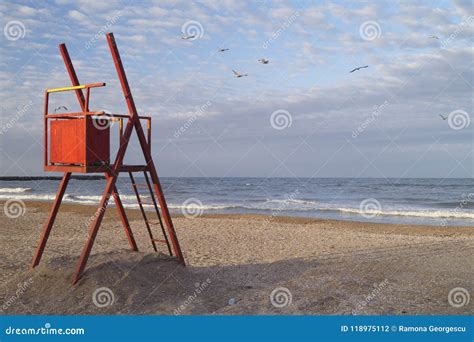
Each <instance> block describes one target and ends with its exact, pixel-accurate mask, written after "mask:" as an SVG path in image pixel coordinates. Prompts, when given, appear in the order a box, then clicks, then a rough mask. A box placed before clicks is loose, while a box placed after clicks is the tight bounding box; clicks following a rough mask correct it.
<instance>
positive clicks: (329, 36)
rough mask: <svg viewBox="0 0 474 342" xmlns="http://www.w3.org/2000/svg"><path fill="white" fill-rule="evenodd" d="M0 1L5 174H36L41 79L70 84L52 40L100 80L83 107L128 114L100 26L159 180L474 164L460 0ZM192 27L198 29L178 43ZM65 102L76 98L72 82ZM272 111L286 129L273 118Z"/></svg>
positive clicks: (447, 172) (0, 151)
mask: <svg viewBox="0 0 474 342" xmlns="http://www.w3.org/2000/svg"><path fill="white" fill-rule="evenodd" d="M0 13H1V14H0V18H1V25H2V27H3V28H4V30H3V35H2V36H1V38H0V39H1V47H0V48H1V59H0V82H1V87H0V103H1V122H0V134H1V135H0V175H3V176H6V175H40V174H42V149H43V146H42V141H43V140H42V134H43V131H42V108H43V103H42V101H43V100H42V91H43V90H44V89H45V88H49V87H60V86H67V85H69V83H70V81H69V79H68V77H67V74H66V71H65V68H64V65H63V63H62V60H61V58H60V55H59V51H58V48H57V46H58V44H59V43H62V42H65V43H66V44H67V46H68V49H69V52H70V54H71V57H72V59H73V62H74V64H75V67H76V71H77V73H78V76H79V79H80V81H81V83H94V82H106V83H107V87H105V88H101V89H94V90H93V91H92V104H91V109H92V110H102V109H106V110H109V111H113V112H115V113H125V112H126V106H125V102H124V100H123V96H122V93H121V89H120V87H119V83H118V79H117V76H116V74H115V69H114V67H113V64H112V60H111V57H110V53H109V51H108V48H107V44H106V41H105V36H104V34H103V32H106V31H113V32H114V34H115V37H116V40H117V43H118V46H119V49H120V51H121V54H122V59H123V61H124V65H125V68H126V71H127V74H128V76H129V81H130V84H131V87H132V92H133V94H134V97H135V101H136V104H137V107H138V109H139V112H140V113H142V114H151V115H152V116H153V118H154V123H153V128H154V137H153V153H154V155H155V161H156V163H157V167H158V171H159V173H160V174H161V175H163V176H262V177H278V176H281V177H303V176H306V177H333V176H334V177H442V178H444V177H473V175H474V155H473V147H474V144H473V141H474V139H473V138H474V135H473V132H474V123H470V124H469V121H472V120H474V117H473V113H472V108H473V100H472V99H473V97H472V95H473V86H474V79H473V46H472V42H473V40H472V38H473V33H474V9H473V2H472V1H470V0H468V1H462V0H454V1H387V2H383V1H374V2H367V1H360V2H352V3H349V2H346V1H341V2H337V1H336V2H329V1H328V2H326V1H325V2H316V1H254V2H245V1H237V0H236V1H232V0H226V1H219V2H217V1H195V2H192V1H156V2H136V1H115V0H109V1H107V2H99V1H92V0H79V1H69V0H56V1H48V2H36V1H16V2H2V4H0ZM193 25H194V27H197V37H196V38H197V39H194V40H183V39H181V31H182V30H183V26H184V27H191V30H192V28H193ZM201 28H202V29H201ZM433 35H435V36H437V37H439V39H434V38H429V37H430V36H433ZM94 37H98V39H95V38H94ZM219 48H229V49H230V50H229V51H226V52H223V53H219V52H218V51H217V50H218V49H219ZM260 58H268V59H269V60H270V62H269V64H267V65H262V64H259V63H258V62H257V60H258V59H260ZM363 65H369V67H368V68H366V69H362V70H360V71H358V72H354V73H349V71H350V70H351V69H352V68H353V67H356V66H363ZM232 69H235V70H237V71H239V72H241V73H247V74H248V77H242V78H236V77H233V74H232ZM206 104H207V105H206ZM59 105H66V106H67V107H68V108H69V109H71V110H75V109H78V106H77V103H76V99H75V97H74V96H73V94H72V93H71V94H65V93H63V94H61V95H58V96H55V97H54V98H53V103H52V104H51V107H52V108H54V107H55V106H59ZM203 106H204V107H203ZM275 111H280V112H278V113H282V112H281V111H286V112H287V113H289V114H283V116H285V118H287V119H288V118H290V119H291V125H289V126H288V127H286V126H285V127H283V128H284V129H275V128H274V127H273V126H272V121H271V117H272V113H274V112H275ZM450 113H453V114H451V115H450V119H449V120H446V121H444V120H442V119H441V117H440V116H439V114H443V115H445V116H448V115H449V114H450ZM278 115H280V114H278ZM281 118H283V117H280V119H281ZM188 120H190V121H188ZM463 120H464V121H463ZM186 122H192V123H191V124H190V125H186V127H187V129H185V131H184V132H183V133H181V134H180V135H179V136H178V135H176V134H175V132H176V131H177V130H179V129H180V127H183V125H185V123H186ZM188 126H189V127H188ZM280 128H281V127H280ZM359 128H361V129H359ZM454 128H457V129H454ZM112 129H113V130H115V129H117V128H116V127H112ZM358 129H359V130H358ZM357 130H358V131H357ZM356 131H357V132H356ZM354 132H356V133H354ZM139 152H140V151H139V149H138V145H137V144H132V145H131V148H130V149H129V151H128V154H127V156H126V161H127V162H137V161H138V160H139V159H138V158H139V157H138V155H139Z"/></svg>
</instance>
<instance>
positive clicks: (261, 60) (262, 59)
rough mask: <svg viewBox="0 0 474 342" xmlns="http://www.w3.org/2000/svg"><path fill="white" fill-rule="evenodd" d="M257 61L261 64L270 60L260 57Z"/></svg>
mask: <svg viewBox="0 0 474 342" xmlns="http://www.w3.org/2000/svg"><path fill="white" fill-rule="evenodd" d="M258 61H259V62H260V63H262V64H268V62H270V61H269V60H268V59H265V58H261V59H259V60H258Z"/></svg>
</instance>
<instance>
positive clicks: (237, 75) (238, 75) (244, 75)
mask: <svg viewBox="0 0 474 342" xmlns="http://www.w3.org/2000/svg"><path fill="white" fill-rule="evenodd" d="M232 72H233V73H234V76H235V77H247V76H248V75H247V74H240V73H238V72H237V71H235V70H234V69H232Z"/></svg>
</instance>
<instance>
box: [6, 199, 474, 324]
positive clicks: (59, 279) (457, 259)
mask: <svg viewBox="0 0 474 342" xmlns="http://www.w3.org/2000/svg"><path fill="white" fill-rule="evenodd" d="M1 205H2V207H3V203H2V204H1ZM50 206H51V203H45V202H26V212H25V214H24V215H23V216H21V217H19V218H8V217H6V216H5V214H4V212H3V211H2V212H1V213H0V215H1V216H0V218H1V224H0V230H1V232H0V239H1V247H2V248H1V249H0V268H1V273H0V282H1V284H0V303H1V304H2V307H0V309H1V310H2V314H7V315H13V314H152V315H155V314H158V315H173V314H183V315H186V314H219V315H220V314H250V315H253V314H271V315H273V314H278V315H279V314H283V315H294V314H296V315H302V314H310V315H313V314H314V315H319V314H331V315H332V314H342V315H351V314H357V315H379V314H384V315H420V314H427V315H432V314H443V315H456V314H471V313H472V311H473V304H472V301H471V303H469V304H468V305H464V306H462V307H459V308H457V307H454V306H452V305H450V304H449V303H448V293H449V291H450V290H451V289H453V288H456V287H462V288H465V289H468V290H470V291H472V289H473V288H474V286H473V285H474V267H473V263H472V255H473V252H474V230H473V229H472V227H429V226H410V225H386V224H371V223H358V222H345V221H328V220H316V219H300V218H288V217H276V218H272V217H266V216H254V215H203V216H202V217H198V218H194V219H190V218H184V217H180V216H174V224H175V227H176V230H177V233H178V236H179V239H180V242H181V247H182V249H183V252H184V254H185V258H186V261H187V264H188V265H187V267H183V266H182V265H179V264H178V263H177V262H176V261H175V260H174V259H171V258H170V257H169V256H167V255H166V246H165V245H163V246H160V247H161V253H154V252H153V250H152V248H151V244H150V241H149V239H148V236H147V233H146V230H145V226H144V224H143V221H141V220H140V216H139V213H138V212H137V211H133V210H127V213H128V216H129V219H130V221H131V226H132V229H133V232H134V234H135V237H136V239H137V243H138V246H139V249H140V251H139V252H132V251H130V250H129V248H128V243H127V240H126V237H125V234H124V232H123V228H122V226H121V224H120V221H119V220H118V217H117V214H116V211H115V208H109V210H107V213H106V217H105V219H104V222H103V224H102V226H101V229H100V231H99V234H98V237H97V240H96V243H95V245H94V248H93V251H92V254H91V258H90V259H89V263H88V265H87V268H86V272H85V274H84V276H83V278H82V279H81V280H80V282H79V283H78V284H77V285H76V286H71V283H70V281H71V276H72V273H73V271H74V269H75V266H76V262H77V260H78V256H79V254H80V251H81V248H82V245H83V243H84V240H85V238H86V234H87V222H89V220H90V217H91V216H92V215H93V213H94V210H95V208H94V207H91V206H79V205H68V204H65V205H63V206H62V208H61V211H60V213H59V215H58V217H57V220H56V224H55V226H54V228H53V231H52V234H51V237H50V239H49V242H48V245H47V247H46V251H45V254H44V255H43V259H42V261H41V263H40V266H39V267H37V268H36V269H34V270H30V269H29V265H30V261H31V258H32V255H33V253H34V250H35V247H36V244H37V243H38V239H39V235H40V232H41V228H42V225H43V223H44V221H45V219H46V216H47V213H48V210H49V208H50ZM154 231H155V233H156V236H157V237H158V236H159V235H160V234H159V227H158V226H156V227H155V230H154ZM100 288H108V289H109V290H108V292H107V295H108V297H107V296H106V297H107V298H106V301H105V303H103V302H100V301H101V300H102V299H103V298H102V299H100V298H99V299H97V296H96V297H94V292H96V294H97V291H98V289H100ZM272 292H273V294H274V296H273V297H272ZM275 293H276V294H275ZM110 298H111V299H110ZM271 299H273V300H271ZM97 300H99V303H97ZM275 301H276V302H275Z"/></svg>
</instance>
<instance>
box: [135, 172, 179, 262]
mask: <svg viewBox="0 0 474 342" xmlns="http://www.w3.org/2000/svg"><path fill="white" fill-rule="evenodd" d="M128 174H129V176H130V180H131V182H132V188H133V191H134V192H135V196H136V197H137V201H138V206H139V208H140V211H141V213H142V217H143V220H144V221H145V226H146V229H147V231H148V236H149V237H150V241H151V244H152V246H153V250H154V251H155V252H157V251H158V249H157V248H156V243H157V242H159V243H166V246H167V247H168V252H169V254H170V255H171V256H173V252H172V251H171V246H170V243H169V240H168V236H167V235H166V231H165V227H164V226H163V221H162V220H161V215H160V211H159V209H158V205H157V203H156V199H155V194H154V193H153V189H152V187H151V184H150V179H149V178H148V174H147V171H143V175H144V176H145V180H146V183H143V184H140V183H136V182H135V178H134V177H133V174H132V172H131V171H130V172H128ZM139 187H147V188H148V191H149V193H150V198H151V202H144V201H142V199H141V197H140V193H139V192H138V188H139ZM143 205H153V207H154V208H155V212H156V216H157V217H158V222H159V225H160V227H161V232H162V233H163V236H164V240H162V239H155V238H154V237H153V232H152V230H151V225H154V224H155V222H153V221H149V220H148V217H147V216H146V213H145V209H144V208H143Z"/></svg>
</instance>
